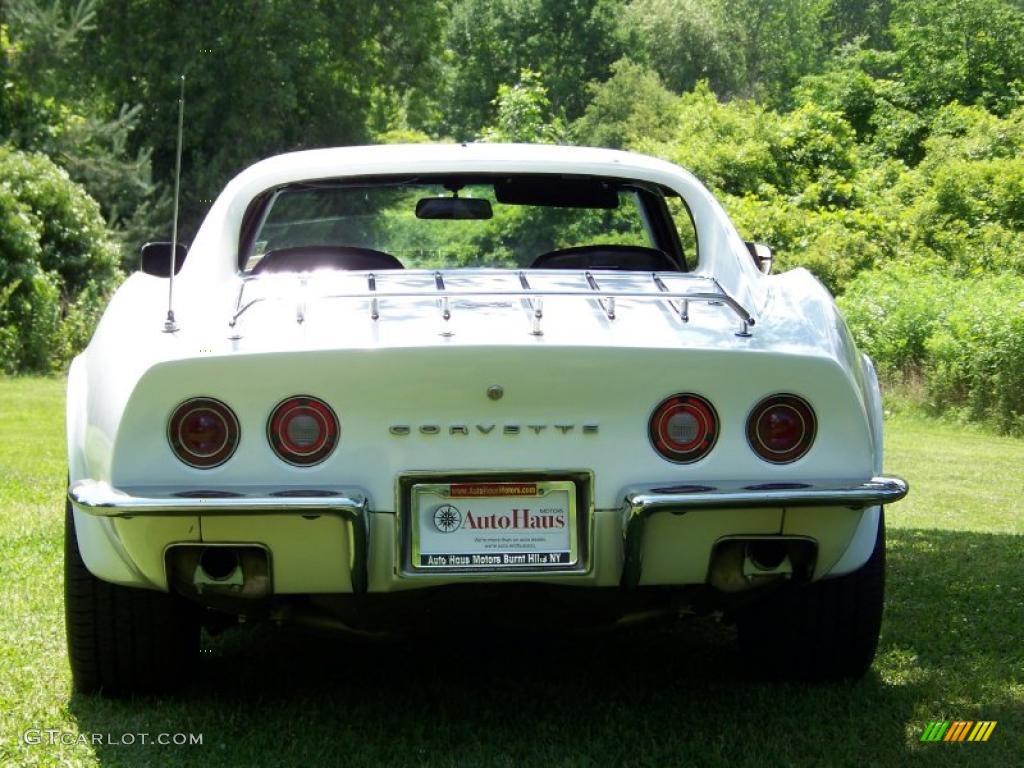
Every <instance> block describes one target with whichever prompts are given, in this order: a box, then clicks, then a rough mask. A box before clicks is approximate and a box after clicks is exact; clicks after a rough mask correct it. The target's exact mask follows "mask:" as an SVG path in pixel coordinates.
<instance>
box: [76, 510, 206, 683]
mask: <svg viewBox="0 0 1024 768" xmlns="http://www.w3.org/2000/svg"><path fill="white" fill-rule="evenodd" d="M64 617H65V626H66V629H67V640H68V657H69V659H70V661H71V677H72V680H73V682H74V689H75V690H76V691H79V692H81V693H94V692H101V693H104V694H111V695H125V694H131V693H143V692H157V691H161V690H166V689H168V688H170V687H172V686H173V685H174V684H176V683H179V682H180V681H181V680H182V679H183V678H185V677H186V676H187V673H188V672H189V671H190V669H191V666H192V663H193V662H194V660H195V657H196V656H197V655H198V652H199V617H198V615H197V612H196V609H195V608H194V607H193V606H192V605H190V604H189V603H187V602H186V601H185V600H183V599H182V598H180V597H178V596H176V595H172V594H169V593H166V592H156V591H153V590H150V589H137V588H133V587H122V586H119V585H117V584H110V583H108V582H106V581H103V580H101V579H98V578H96V577H95V576H93V575H92V574H91V573H90V572H89V570H88V569H87V568H86V567H85V563H84V562H82V556H81V553H80V552H79V549H78V536H77V535H76V533H75V517H74V513H73V511H72V509H71V503H70V502H68V503H67V507H66V509H65V518H64Z"/></svg>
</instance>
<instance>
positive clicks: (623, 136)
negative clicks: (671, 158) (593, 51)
mask: <svg viewBox="0 0 1024 768" xmlns="http://www.w3.org/2000/svg"><path fill="white" fill-rule="evenodd" d="M588 90H589V92H590V97H591V98H590V104H588V105H587V110H586V112H584V113H583V117H581V118H580V119H579V120H577V121H576V122H575V123H574V124H573V130H574V133H575V136H576V139H577V141H578V143H580V144H586V145H590V146H596V147H614V148H616V149H625V148H626V147H627V146H630V145H635V144H637V143H638V142H639V141H640V140H641V139H647V140H653V141H665V140H667V139H668V138H669V137H670V136H671V135H672V133H673V132H674V130H675V127H676V123H677V121H678V119H679V117H678V102H679V99H678V98H677V97H676V96H675V95H674V94H672V93H670V92H669V91H668V90H667V89H666V88H665V86H664V85H663V84H662V82H661V78H659V77H658V74H657V73H656V72H654V71H652V70H650V69H647V68H646V67H644V66H643V65H641V64H637V63H636V62H633V61H630V60H629V59H620V60H619V61H617V62H615V64H613V65H612V76H611V77H610V78H608V79H607V80H606V81H604V82H603V83H591V84H590V85H589V86H588Z"/></svg>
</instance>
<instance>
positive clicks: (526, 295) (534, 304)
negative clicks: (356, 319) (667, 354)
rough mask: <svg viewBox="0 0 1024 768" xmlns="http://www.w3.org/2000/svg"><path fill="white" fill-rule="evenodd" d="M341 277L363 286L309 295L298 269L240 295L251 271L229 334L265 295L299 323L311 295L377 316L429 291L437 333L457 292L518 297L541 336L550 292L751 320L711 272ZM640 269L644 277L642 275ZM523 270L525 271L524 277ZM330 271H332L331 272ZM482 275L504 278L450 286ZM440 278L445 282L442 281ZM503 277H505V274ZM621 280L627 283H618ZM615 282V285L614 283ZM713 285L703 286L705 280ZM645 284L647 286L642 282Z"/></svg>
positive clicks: (743, 333)
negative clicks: (547, 283) (290, 308)
mask: <svg viewBox="0 0 1024 768" xmlns="http://www.w3.org/2000/svg"><path fill="white" fill-rule="evenodd" d="M338 274H340V275H341V276H343V277H344V278H345V279H346V280H347V281H349V282H351V281H353V280H355V281H364V284H365V287H363V288H360V289H356V290H344V291H340V292H336V291H330V290H329V291H326V292H324V293H321V294H317V295H315V296H311V295H310V294H309V284H310V282H311V275H310V274H308V273H303V274H299V275H296V276H295V280H296V283H295V286H296V288H295V290H294V291H292V292H290V293H288V294H285V295H279V296H277V295H275V296H256V297H254V298H250V299H248V300H247V299H246V295H245V294H246V287H247V286H248V285H249V284H250V283H252V282H253V281H256V280H260V279H265V278H259V277H255V276H250V277H246V278H244V279H243V281H242V286H241V288H240V289H239V291H238V298H237V300H236V302H235V307H234V311H233V312H232V316H231V320H230V321H229V322H228V326H229V327H230V328H231V329H233V332H234V335H233V336H232V338H241V336H240V334H239V332H238V329H237V326H238V321H239V318H241V317H242V315H244V314H245V313H246V312H247V311H248V310H249V309H250V308H251V307H253V306H255V305H257V304H260V303H263V302H267V301H285V300H292V301H295V319H296V322H298V323H302V322H303V321H304V320H305V316H306V307H307V303H308V301H309V299H310V298H316V299H356V300H362V301H367V302H368V303H369V315H370V319H371V320H372V321H375V322H376V321H378V320H380V318H381V315H382V309H381V305H382V303H383V302H384V301H385V300H391V299H424V298H431V297H434V298H436V299H437V305H438V310H439V317H440V320H441V335H443V336H451V335H452V334H453V332H452V330H451V326H450V321H451V318H452V301H453V300H457V299H460V298H511V299H520V300H522V302H523V305H524V308H525V309H526V310H527V312H528V316H529V319H530V333H531V334H532V335H534V336H543V335H544V331H543V329H542V327H541V321H542V320H543V319H544V299H545V298H551V297H565V296H579V297H583V298H586V299H590V300H591V301H595V302H596V303H597V305H598V306H599V307H600V309H601V311H602V312H603V313H604V314H605V316H606V317H607V318H608V320H609V321H614V320H615V318H616V300H617V299H631V300H633V299H638V300H648V301H660V302H665V303H666V305H667V306H669V307H670V308H671V309H672V311H673V313H674V314H675V315H676V316H677V317H678V318H679V320H680V322H682V323H688V322H689V321H690V303H691V302H701V303H706V304H708V305H711V306H725V307H727V308H728V309H730V310H731V311H732V312H733V314H735V315H736V317H737V318H738V319H739V322H740V328H739V330H738V331H736V335H737V336H740V337H742V338H748V337H750V335H751V332H750V330H751V328H752V327H753V326H754V323H755V320H754V317H753V316H752V315H751V313H750V312H749V311H747V309H745V308H744V307H743V305H741V304H740V303H739V302H738V301H736V299H734V298H733V297H732V296H730V295H729V293H728V292H727V291H726V290H725V289H724V288H723V287H722V285H721V284H720V283H719V282H718V280H716V279H715V278H713V277H703V276H695V275H683V274H679V273H672V272H648V273H637V272H622V273H615V272H603V273H601V280H602V281H604V285H602V284H601V283H599V282H598V280H597V277H596V276H595V275H594V273H593V272H591V271H584V270H581V271H579V272H576V271H568V270H495V269H466V270H448V271H441V270H433V271H432V270H412V269H409V270H401V271H397V270H396V271H393V272H392V271H389V272H385V273H382V272H344V273H338ZM645 274H646V277H644V275H645ZM528 275H529V277H528ZM332 276H336V275H334V273H332ZM284 277H285V276H284V275H281V276H274V277H273V278H272V279H274V280H281V279H283V278H284ZM473 277H477V278H487V279H488V280H489V281H490V282H494V281H495V279H499V280H504V282H506V283H507V284H506V285H501V286H491V287H473V286H466V287H463V286H458V287H453V286H452V285H451V282H452V281H453V280H459V279H465V278H473ZM533 277H543V278H557V279H558V280H559V281H560V282H563V283H565V282H569V281H572V280H573V278H579V284H578V285H561V286H558V287H554V288H543V287H541V288H538V287H536V286H535V285H533V284H531V283H530V278H533ZM417 278H420V279H421V280H422V286H423V287H419V286H414V287H410V286H408V285H405V286H402V287H397V288H388V287H382V284H384V283H386V282H388V281H390V280H394V279H400V280H401V281H402V282H403V283H408V282H409V281H410V279H411V280H415V279H417ZM446 278H447V279H448V280H449V282H446ZM505 278H507V280H506V279H505ZM679 279H682V280H685V281H687V282H698V283H702V284H704V285H703V286H699V287H697V289H689V290H678V289H672V288H670V287H669V286H668V284H667V283H666V281H677V280H679ZM622 282H627V283H628V285H621V283H622ZM615 283H619V284H620V285H618V286H616V285H615ZM709 283H710V285H711V286H712V287H713V289H714V290H704V289H702V288H703V287H706V285H707V284H709ZM648 286H649V287H648Z"/></svg>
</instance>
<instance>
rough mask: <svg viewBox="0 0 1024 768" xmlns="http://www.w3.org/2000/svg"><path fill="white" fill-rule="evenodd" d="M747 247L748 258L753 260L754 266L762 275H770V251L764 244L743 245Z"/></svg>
mask: <svg viewBox="0 0 1024 768" xmlns="http://www.w3.org/2000/svg"><path fill="white" fill-rule="evenodd" d="M744 245H746V246H747V250H748V251H750V257H751V258H752V259H753V260H754V265H755V266H756V267H757V268H758V269H759V270H761V271H762V272H763V273H764V274H766V275H770V274H771V272H772V261H773V260H774V258H775V257H774V256H772V249H771V248H769V247H768V246H767V245H765V244H764V243H744Z"/></svg>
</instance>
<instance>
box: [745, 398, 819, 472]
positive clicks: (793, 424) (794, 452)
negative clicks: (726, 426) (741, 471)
mask: <svg viewBox="0 0 1024 768" xmlns="http://www.w3.org/2000/svg"><path fill="white" fill-rule="evenodd" d="M817 431H818V423H817V419H816V418H815V416H814V409H812V408H811V406H810V405H809V404H808V402H807V401H806V400H804V399H803V398H802V397H797V396H796V395H772V396H771V397H766V398H765V399H764V400H762V401H761V402H760V403H758V404H757V406H755V408H754V410H753V411H751V413H750V416H749V417H748V418H747V442H748V443H750V447H751V448H752V449H753V450H754V453H756V454H757V455H758V456H760V457H761V458H762V459H764V460H765V461H770V462H771V463H772V464H789V463H790V462H792V461H796V460H797V459H799V458H800V457H801V456H803V455H804V454H805V453H807V451H809V450H810V448H811V444H812V443H813V442H814V436H815V435H816V434H817Z"/></svg>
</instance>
